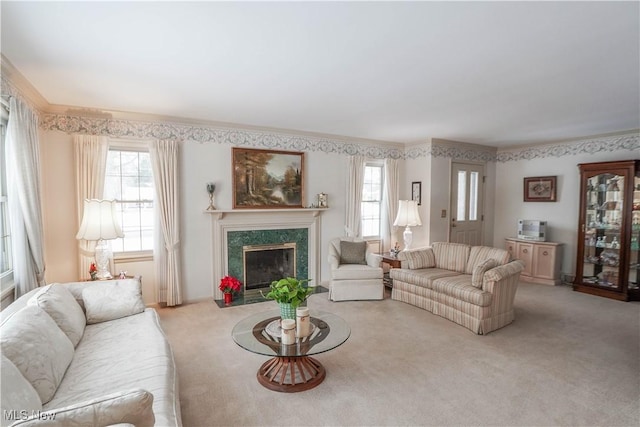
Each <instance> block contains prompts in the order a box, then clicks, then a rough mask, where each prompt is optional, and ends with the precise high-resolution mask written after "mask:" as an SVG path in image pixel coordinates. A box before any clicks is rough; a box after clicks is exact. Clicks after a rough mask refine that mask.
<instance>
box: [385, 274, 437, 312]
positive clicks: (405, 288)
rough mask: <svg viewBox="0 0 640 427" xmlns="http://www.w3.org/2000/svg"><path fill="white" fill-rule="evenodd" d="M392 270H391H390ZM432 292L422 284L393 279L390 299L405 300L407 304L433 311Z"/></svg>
mask: <svg viewBox="0 0 640 427" xmlns="http://www.w3.org/2000/svg"><path fill="white" fill-rule="evenodd" d="M392 271H393V270H392ZM432 294H433V292H432V291H431V289H429V288H425V287H423V286H416V285H412V284H411V283H407V282H403V281H401V280H394V281H393V289H392V290H391V299H394V300H396V301H402V302H406V303H407V304H411V305H414V306H416V307H420V308H422V309H423V310H427V311H433V310H432V305H433V295H432Z"/></svg>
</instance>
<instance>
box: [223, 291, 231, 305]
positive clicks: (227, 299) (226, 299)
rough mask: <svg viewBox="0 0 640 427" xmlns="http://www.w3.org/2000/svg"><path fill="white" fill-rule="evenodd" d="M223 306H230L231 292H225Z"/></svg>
mask: <svg viewBox="0 0 640 427" xmlns="http://www.w3.org/2000/svg"><path fill="white" fill-rule="evenodd" d="M223 295H224V304H225V305H231V303H232V302H233V294H232V293H231V292H225V293H224V294H223Z"/></svg>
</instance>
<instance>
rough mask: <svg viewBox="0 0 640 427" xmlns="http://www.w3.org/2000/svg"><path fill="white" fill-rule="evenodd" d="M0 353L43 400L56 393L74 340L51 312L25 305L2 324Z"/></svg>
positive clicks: (71, 356)
mask: <svg viewBox="0 0 640 427" xmlns="http://www.w3.org/2000/svg"><path fill="white" fill-rule="evenodd" d="M1 332H2V333H1V334H0V345H1V346H2V353H3V354H4V355H5V356H6V357H7V359H9V360H10V361H11V362H12V363H13V364H14V365H15V366H16V368H18V370H19V371H20V372H21V373H22V375H23V376H24V377H25V378H26V379H27V381H29V383H31V385H32V386H33V388H34V389H35V390H36V392H38V396H40V400H41V401H42V403H43V404H45V403H47V402H48V401H50V400H51V398H52V397H53V395H54V394H55V393H56V390H57V389H58V386H59V385H60V381H62V377H63V376H64V373H65V371H66V370H67V367H68V366H69V364H70V363H71V359H73V344H71V341H70V340H69V338H68V337H67V336H66V335H65V333H64V332H62V330H61V329H60V328H59V327H58V325H56V322H54V321H53V319H52V318H51V316H49V315H48V314H47V313H46V312H45V311H44V310H42V309H41V308H40V307H38V306H35V305H27V306H26V307H24V308H22V309H21V310H20V311H18V312H17V313H15V314H14V315H13V316H11V318H9V319H8V320H7V321H6V322H5V323H4V324H3V325H2V331H1Z"/></svg>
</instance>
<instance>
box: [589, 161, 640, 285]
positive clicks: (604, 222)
mask: <svg viewBox="0 0 640 427" xmlns="http://www.w3.org/2000/svg"><path fill="white" fill-rule="evenodd" d="M636 179H638V178H636ZM625 184H626V183H625V182H624V176H622V175H616V174H613V173H601V174H598V175H593V176H591V177H589V178H587V182H586V188H585V191H586V199H585V200H586V206H585V208H586V212H585V214H586V215H585V234H584V239H585V242H584V266H583V273H582V276H583V283H585V284H589V285H594V286H600V287H604V288H608V289H613V290H618V289H620V287H621V285H622V284H621V283H620V279H621V277H620V276H621V274H620V263H621V261H622V260H621V259H620V253H621V251H620V245H621V244H622V241H621V230H622V225H623V224H622V220H623V205H624V203H625V201H624V194H625V191H624V186H625ZM639 219H640V218H639ZM636 257H637V255H636Z"/></svg>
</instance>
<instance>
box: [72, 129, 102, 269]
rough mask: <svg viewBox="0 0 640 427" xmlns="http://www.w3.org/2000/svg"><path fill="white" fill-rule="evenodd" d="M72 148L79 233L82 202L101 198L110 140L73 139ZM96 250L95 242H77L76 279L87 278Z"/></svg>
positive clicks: (92, 136) (85, 137) (86, 136)
mask: <svg viewBox="0 0 640 427" xmlns="http://www.w3.org/2000/svg"><path fill="white" fill-rule="evenodd" d="M73 145H74V152H73V157H74V160H75V165H76V212H77V214H78V224H77V225H78V226H77V228H76V229H79V228H80V224H81V223H82V215H83V214H84V200H85V199H102V198H103V194H104V177H105V172H106V168H107V153H108V151H109V140H108V139H107V138H106V137H104V136H95V135H75V136H74V137H73ZM95 247H96V242H93V241H88V240H78V278H79V279H80V280H82V279H86V278H88V277H89V267H90V265H91V263H92V262H93V260H94V252H95Z"/></svg>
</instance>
